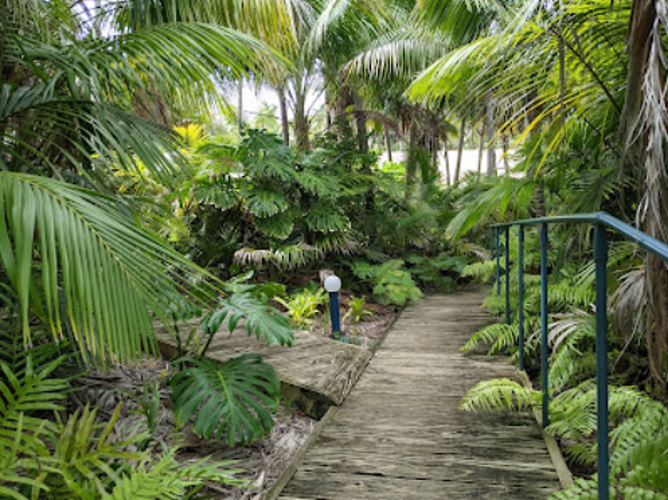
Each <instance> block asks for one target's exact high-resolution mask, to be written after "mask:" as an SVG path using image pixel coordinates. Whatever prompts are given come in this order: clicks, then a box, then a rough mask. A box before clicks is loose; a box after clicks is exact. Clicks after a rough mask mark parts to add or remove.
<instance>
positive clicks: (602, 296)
mask: <svg viewBox="0 0 668 500" xmlns="http://www.w3.org/2000/svg"><path fill="white" fill-rule="evenodd" d="M567 223H585V224H592V225H593V226H594V263H595V279H596V282H595V288H596V299H595V305H596V409H597V412H596V413H597V439H598V499H599V500H608V499H609V491H610V476H609V448H608V337H607V331H608V318H607V281H606V280H607V264H608V229H611V230H613V231H615V232H616V233H619V234H621V235H622V236H624V237H625V238H626V239H628V240H631V241H633V242H635V243H637V244H638V245H639V246H640V247H642V248H644V249H645V250H647V251H649V252H652V253H653V254H654V255H656V256H658V257H660V258H661V259H663V260H664V261H666V262H668V245H666V244H665V243H663V242H661V241H659V240H657V239H656V238H653V237H652V236H650V235H648V234H647V233H644V232H642V231H640V230H639V229H636V228H635V227H633V226H631V225H630V224H627V223H625V222H622V221H621V220H619V219H617V218H616V217H613V216H612V215H610V214H607V213H605V212H596V213H590V214H576V215H560V216H555V217H540V218H536V219H524V220H518V221H514V222H508V223H503V224H494V225H492V226H491V227H490V250H491V251H492V253H491V254H490V258H493V256H494V255H496V294H497V295H500V293H501V283H500V279H499V278H500V270H499V264H500V252H499V243H500V242H499V239H500V233H501V230H502V229H503V230H504V232H505V260H506V265H505V278H506V286H505V295H506V311H505V312H506V318H505V319H506V324H510V284H509V283H510V265H509V262H510V228H511V227H512V226H518V227H519V237H518V252H519V259H518V266H519V317H518V321H519V355H520V358H519V369H520V370H522V371H524V228H525V227H526V226H536V225H540V228H539V241H540V277H541V279H540V287H541V293H540V295H541V300H540V317H541V336H540V338H541V356H540V358H541V363H540V365H541V368H540V372H541V377H540V378H541V388H542V392H543V399H542V410H543V427H547V426H548V425H549V424H550V416H549V400H550V395H549V392H550V391H549V379H548V345H547V326H548V321H547V248H548V232H547V227H548V225H549V224H567ZM494 247H496V252H494V251H493V250H494Z"/></svg>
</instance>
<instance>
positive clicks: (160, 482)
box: [102, 448, 248, 500]
mask: <svg viewBox="0 0 668 500" xmlns="http://www.w3.org/2000/svg"><path fill="white" fill-rule="evenodd" d="M176 451H177V448H172V449H171V450H169V451H168V452H166V453H165V454H164V455H163V456H162V457H161V458H160V459H159V460H158V461H156V462H153V461H151V460H148V459H145V460H143V461H142V462H141V463H140V464H139V466H138V467H136V468H134V469H133V470H132V471H131V473H130V474H128V475H125V476H123V477H121V478H120V480H118V481H116V483H115V484H114V487H113V489H112V491H111V493H105V494H104V495H103V497H102V498H103V500H162V499H165V500H172V499H173V500H177V499H178V500H182V499H184V500H185V499H189V498H193V497H194V496H195V495H196V494H197V493H198V492H199V491H200V490H201V489H202V487H203V486H204V484H205V481H213V482H216V483H218V484H227V485H233V486H248V481H246V480H243V479H239V478H236V477H234V476H235V474H238V473H240V472H242V471H241V470H232V469H229V467H230V466H231V465H233V464H234V462H233V461H223V462H211V461H209V460H208V459H203V460H198V461H197V462H195V463H192V464H189V465H187V466H184V465H182V464H180V463H179V462H177V460H176V458H175V455H176Z"/></svg>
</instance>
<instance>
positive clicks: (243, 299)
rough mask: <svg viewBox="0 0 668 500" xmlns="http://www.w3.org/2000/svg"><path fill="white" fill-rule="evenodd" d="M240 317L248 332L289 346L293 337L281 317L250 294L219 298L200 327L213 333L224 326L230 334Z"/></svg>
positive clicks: (269, 341)
mask: <svg viewBox="0 0 668 500" xmlns="http://www.w3.org/2000/svg"><path fill="white" fill-rule="evenodd" d="M241 320H244V326H245V327H246V330H247V331H248V334H249V335H253V334H254V335H255V336H256V337H257V338H258V339H259V338H260V337H263V338H264V340H265V342H266V343H267V344H269V345H271V344H280V345H292V342H293V340H294V336H293V334H292V329H291V328H290V324H289V323H288V320H287V319H286V318H285V316H283V315H282V314H281V313H280V312H279V311H278V310H277V309H275V308H273V307H271V306H269V305H267V303H266V302H264V301H263V300H261V299H260V298H258V297H257V296H254V295H252V294H251V293H244V292H242V293H233V294H231V295H229V296H228V297H225V298H223V299H222V300H221V301H220V307H219V309H217V310H216V311H214V312H212V313H210V314H209V315H207V316H206V317H205V318H204V320H202V328H203V329H204V331H205V332H208V333H211V334H213V333H214V332H216V331H218V329H219V328H220V326H221V325H224V326H225V329H226V330H227V331H228V332H230V333H232V332H233V331H234V329H235V328H236V327H237V325H238V324H239V322H240V321H241Z"/></svg>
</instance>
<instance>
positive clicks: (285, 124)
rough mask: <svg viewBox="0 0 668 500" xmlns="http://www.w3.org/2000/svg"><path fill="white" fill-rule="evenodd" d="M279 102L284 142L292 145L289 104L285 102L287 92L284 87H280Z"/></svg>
mask: <svg viewBox="0 0 668 500" xmlns="http://www.w3.org/2000/svg"><path fill="white" fill-rule="evenodd" d="M278 104H279V107H280V110H281V131H282V132H283V142H285V144H287V145H288V146H289V145H290V123H289V121H288V104H287V103H286V102H285V92H284V90H283V87H281V88H279V89H278Z"/></svg>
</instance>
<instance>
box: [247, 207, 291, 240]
mask: <svg viewBox="0 0 668 500" xmlns="http://www.w3.org/2000/svg"><path fill="white" fill-rule="evenodd" d="M255 225H256V226H257V228H258V229H259V230H260V231H262V232H263V233H264V234H266V235H268V236H273V237H274V238H278V239H279V240H284V239H285V238H287V237H288V236H290V233H292V228H293V227H294V223H293V221H292V217H291V216H290V214H289V213H288V212H281V213H278V214H276V215H272V216H271V217H267V218H265V219H256V221H255Z"/></svg>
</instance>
